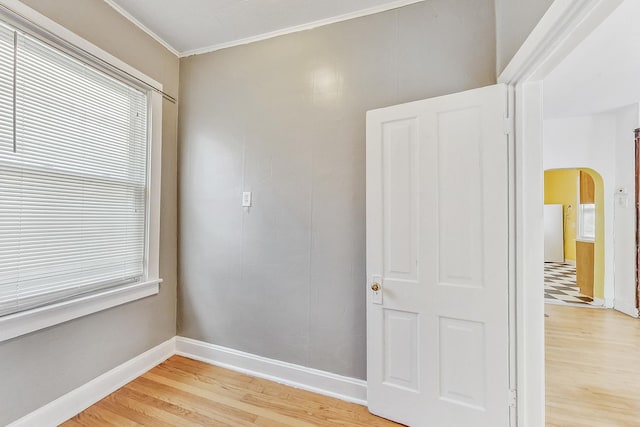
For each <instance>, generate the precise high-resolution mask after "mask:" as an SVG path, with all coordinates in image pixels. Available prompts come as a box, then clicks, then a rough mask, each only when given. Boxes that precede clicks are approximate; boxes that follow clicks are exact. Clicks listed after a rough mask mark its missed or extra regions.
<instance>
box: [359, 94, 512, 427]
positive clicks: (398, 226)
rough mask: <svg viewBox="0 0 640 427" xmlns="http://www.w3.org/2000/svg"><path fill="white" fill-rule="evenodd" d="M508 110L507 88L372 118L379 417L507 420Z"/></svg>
mask: <svg viewBox="0 0 640 427" xmlns="http://www.w3.org/2000/svg"><path fill="white" fill-rule="evenodd" d="M506 106H507V89H506V87H505V86H504V85H497V86H490V87H486V88H481V89H476V90H471V91H468V92H463V93H458V94H454V95H448V96H443V97H438V98H432V99H427V100H424V101H417V102H412V103H409V104H403V105H398V106H393V107H388V108H383V109H379V110H374V111H369V112H368V114H367V275H368V283H367V287H368V293H367V295H368V298H367V340H368V341H367V347H368V348H367V360H368V362H367V365H368V366H367V381H368V405H369V410H370V411H371V412H372V413H374V414H376V415H380V416H382V417H385V418H388V419H392V420H395V421H398V422H401V423H403V424H407V425H410V426H430V427H483V426H486V427H502V426H507V425H508V424H509V400H510V393H509V372H510V371H509V360H510V358H509V327H508V325H509V311H508V308H509V306H508V304H509V297H508V294H509V288H508V285H509V272H508V264H509V258H508V253H509V204H508V203H509V179H510V178H509V176H510V175H509V169H508V165H509V160H508V156H509V149H508V138H507V135H506V133H505V117H506ZM376 289H377V291H376Z"/></svg>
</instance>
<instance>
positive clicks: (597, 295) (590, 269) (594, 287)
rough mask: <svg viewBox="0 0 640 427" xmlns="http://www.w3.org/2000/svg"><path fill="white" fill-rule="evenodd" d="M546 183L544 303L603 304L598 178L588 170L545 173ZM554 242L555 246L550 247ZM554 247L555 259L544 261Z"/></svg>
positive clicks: (601, 205)
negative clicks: (559, 255)
mask: <svg viewBox="0 0 640 427" xmlns="http://www.w3.org/2000/svg"><path fill="white" fill-rule="evenodd" d="M544 178H545V182H544V202H545V254H546V255H545V302H547V303H556V304H571V305H574V304H577V305H585V304H588V305H602V304H603V302H604V282H605V280H604V277H605V244H604V216H605V213H604V203H603V201H604V183H603V180H602V176H601V175H600V174H599V173H598V172H596V171H595V170H593V169H590V168H571V169H551V170H547V171H545V173H544ZM549 224H551V227H550V226H549ZM553 224H555V226H554V225H553ZM550 240H551V242H550ZM553 241H556V243H555V244H552V243H553ZM560 242H561V243H560ZM554 247H555V249H556V251H555V256H553V257H550V256H548V251H549V250H550V248H554ZM558 254H561V257H558Z"/></svg>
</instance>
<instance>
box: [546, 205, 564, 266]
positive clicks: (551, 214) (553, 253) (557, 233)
mask: <svg viewBox="0 0 640 427" xmlns="http://www.w3.org/2000/svg"><path fill="white" fill-rule="evenodd" d="M544 262H564V216H563V214H562V205H544Z"/></svg>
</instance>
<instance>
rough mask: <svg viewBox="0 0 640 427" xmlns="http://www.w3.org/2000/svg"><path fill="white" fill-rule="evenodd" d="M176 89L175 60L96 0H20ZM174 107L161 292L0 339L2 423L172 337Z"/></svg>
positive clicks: (167, 130) (165, 181) (166, 167)
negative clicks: (18, 335) (6, 339)
mask: <svg viewBox="0 0 640 427" xmlns="http://www.w3.org/2000/svg"><path fill="white" fill-rule="evenodd" d="M22 1H23V2H24V3H26V4H28V5H29V6H31V7H32V8H34V9H36V10H38V11H39V12H41V13H42V14H44V15H47V16H49V17H50V18H51V19H53V20H54V21H56V22H58V23H60V24H62V25H63V26H65V27H67V28H69V29H70V30H71V31H73V32H75V33H77V34H79V35H80V36H82V37H84V38H85V39H87V40H89V41H91V42H92V43H94V44H96V45H98V46H99V47H101V48H103V49H105V50H107V51H109V52H110V53H111V54H113V55H115V56H117V57H119V58H120V59H122V60H124V61H125V62H127V63H129V64H130V65H132V66H133V67H135V68H137V69H139V70H140V71H142V72H144V73H146V74H147V75H149V76H151V77H152V78H154V79H156V80H157V81H159V82H161V83H163V84H164V88H165V91H166V92H168V93H170V94H172V95H174V96H177V95H178V73H179V61H178V59H177V58H176V57H175V56H174V55H173V54H171V53H170V52H168V51H167V50H166V49H164V48H163V47H162V46H161V45H159V44H158V43H156V42H155V41H154V40H153V39H152V38H150V37H149V36H147V35H146V34H145V33H143V32H142V31H140V30H139V29H138V28H137V27H135V26H134V25H133V24H131V23H130V22H129V21H127V20H126V19H124V18H123V17H122V16H121V15H119V14H118V13H117V12H115V11H114V10H113V9H111V8H110V7H109V6H108V5H107V4H106V3H105V2H103V1H101V0H22ZM176 124H177V107H176V106H175V105H174V104H171V103H168V102H166V101H165V102H164V104H163V153H162V157H163V159H162V168H163V170H162V207H161V226H162V232H161V237H160V248H161V249H160V263H161V267H160V274H161V277H163V278H164V279H165V283H164V284H163V285H162V287H161V291H160V295H157V296H153V297H149V298H146V299H144V300H141V301H137V302H133V303H130V304H126V305H123V306H119V307H117V308H114V309H110V310H107V311H103V312H100V313H96V314H94V315H90V316H86V317H83V318H80V319H76V320H73V321H71V322H67V323H65V324H62V325H59V326H55V327H52V328H48V329H45V330H41V331H38V332H35V333H32V334H29V335H26V336H23V337H19V338H16V339H13V340H10V341H5V342H2V343H0V425H5V424H7V423H9V422H10V421H13V420H15V419H17V418H19V417H21V416H23V415H26V414H27V413H29V412H31V411H33V410H35V409H37V408H39V407H40V406H42V405H44V404H46V403H48V402H50V401H52V400H53V399H55V398H57V397H59V396H61V395H63V394H65V393H67V392H69V391H71V390H73V389H74V388H76V387H78V386H80V385H82V384H84V383H86V382H88V381H90V380H91V379H93V378H95V377H96V376H98V375H100V374H102V373H104V372H106V371H108V370H110V369H112V368H114V367H115V366H117V365H119V364H121V363H123V362H125V361H127V360H129V359H131V358H132V357H134V356H137V355H138V354H140V353H142V352H144V351H146V350H148V349H149V348H151V347H153V346H155V345H157V344H159V343H161V342H163V341H165V340H167V339H169V338H171V337H172V336H174V335H175V324H176V316H175V307H176V275H177V273H176V270H177V267H176V263H177V255H176V248H177V221H176V211H177V197H176V193H177V186H176V176H177V174H176V170H177V168H176V165H177V163H176V158H177V155H176V153H177V148H176V140H177V134H176Z"/></svg>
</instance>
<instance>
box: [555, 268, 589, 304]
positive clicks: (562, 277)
mask: <svg viewBox="0 0 640 427" xmlns="http://www.w3.org/2000/svg"><path fill="white" fill-rule="evenodd" d="M544 299H545V302H552V303H570V304H587V305H594V304H593V298H591V297H589V296H587V295H583V294H581V293H580V290H579V289H578V286H577V285H576V267H575V266H573V265H570V264H560V263H555V262H545V263H544Z"/></svg>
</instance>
